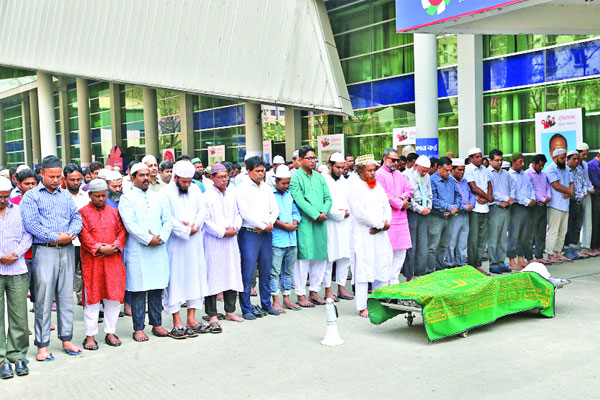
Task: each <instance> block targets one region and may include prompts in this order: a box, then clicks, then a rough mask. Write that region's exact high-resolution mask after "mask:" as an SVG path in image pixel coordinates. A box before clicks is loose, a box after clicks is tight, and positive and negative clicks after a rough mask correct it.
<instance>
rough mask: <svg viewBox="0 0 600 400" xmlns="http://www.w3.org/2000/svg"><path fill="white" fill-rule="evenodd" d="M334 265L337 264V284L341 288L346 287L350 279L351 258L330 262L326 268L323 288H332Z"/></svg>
mask: <svg viewBox="0 0 600 400" xmlns="http://www.w3.org/2000/svg"><path fill="white" fill-rule="evenodd" d="M333 263H335V283H337V285H338V287H339V286H346V280H347V279H348V268H350V259H349V258H340V259H338V260H335V261H328V262H327V268H325V276H324V278H323V286H325V287H326V288H330V287H331V276H332V274H333Z"/></svg>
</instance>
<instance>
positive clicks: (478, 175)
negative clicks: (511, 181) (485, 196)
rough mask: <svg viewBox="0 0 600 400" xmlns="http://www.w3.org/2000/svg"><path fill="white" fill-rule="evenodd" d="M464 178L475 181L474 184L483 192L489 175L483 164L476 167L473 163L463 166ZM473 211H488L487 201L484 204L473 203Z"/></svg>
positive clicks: (486, 188)
mask: <svg viewBox="0 0 600 400" xmlns="http://www.w3.org/2000/svg"><path fill="white" fill-rule="evenodd" d="M465 179H466V180H467V182H469V183H470V182H475V185H477V187H478V188H479V189H481V190H483V191H484V192H485V193H487V191H488V182H489V181H490V177H489V174H488V171H487V169H485V167H484V166H483V165H480V166H479V167H476V166H475V165H473V164H469V165H467V166H466V167H465ZM473 211H475V212H476V213H482V214H485V213H487V212H489V211H490V207H489V205H488V203H485V204H479V203H476V204H475V208H473Z"/></svg>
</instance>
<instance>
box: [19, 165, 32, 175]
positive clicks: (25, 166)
mask: <svg viewBox="0 0 600 400" xmlns="http://www.w3.org/2000/svg"><path fill="white" fill-rule="evenodd" d="M24 169H31V168H29V165H25V164H21V165H19V166H18V167H17V174H18V173H19V172H21V171H23V170H24Z"/></svg>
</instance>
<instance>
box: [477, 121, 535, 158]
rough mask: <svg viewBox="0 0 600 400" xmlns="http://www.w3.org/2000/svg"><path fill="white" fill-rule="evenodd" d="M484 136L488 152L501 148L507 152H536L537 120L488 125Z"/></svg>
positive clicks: (486, 151) (485, 148) (485, 149)
mask: <svg viewBox="0 0 600 400" xmlns="http://www.w3.org/2000/svg"><path fill="white" fill-rule="evenodd" d="M483 137H484V151H485V153H486V154H489V152H490V151H491V150H492V149H501V150H502V152H503V153H506V154H512V153H514V152H517V151H520V152H523V153H534V152H535V121H527V122H514V123H507V124H497V125H486V126H484V133H483Z"/></svg>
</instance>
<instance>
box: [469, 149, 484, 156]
mask: <svg viewBox="0 0 600 400" xmlns="http://www.w3.org/2000/svg"><path fill="white" fill-rule="evenodd" d="M477 153H481V149H480V148H479V147H473V148H471V149H469V154H468V156H469V157H471V156H474V155H475V154H477Z"/></svg>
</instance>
